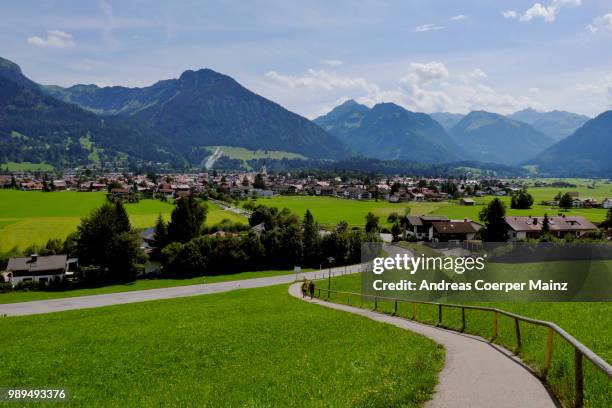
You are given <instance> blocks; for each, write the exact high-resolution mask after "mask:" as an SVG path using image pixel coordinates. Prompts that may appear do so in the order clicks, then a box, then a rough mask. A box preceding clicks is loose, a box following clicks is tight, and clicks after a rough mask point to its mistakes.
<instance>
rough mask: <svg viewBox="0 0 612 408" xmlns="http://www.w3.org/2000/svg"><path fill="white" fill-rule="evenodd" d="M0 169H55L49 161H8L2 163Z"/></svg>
mask: <svg viewBox="0 0 612 408" xmlns="http://www.w3.org/2000/svg"><path fill="white" fill-rule="evenodd" d="M0 169H2V170H7V171H53V166H52V165H50V164H47V163H30V162H21V163H16V162H8V163H0Z"/></svg>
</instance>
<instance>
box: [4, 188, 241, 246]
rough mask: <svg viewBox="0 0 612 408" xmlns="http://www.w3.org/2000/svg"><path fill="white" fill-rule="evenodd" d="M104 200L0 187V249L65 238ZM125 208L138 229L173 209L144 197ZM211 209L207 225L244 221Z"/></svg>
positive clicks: (92, 195)
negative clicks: (226, 220)
mask: <svg viewBox="0 0 612 408" xmlns="http://www.w3.org/2000/svg"><path fill="white" fill-rule="evenodd" d="M105 199H106V198H105V193H103V192H91V193H81V192H76V191H60V192H54V193H43V192H40V191H17V190H7V189H5V190H0V252H1V251H8V250H10V249H12V248H14V247H16V246H17V247H19V248H22V249H25V248H26V247H27V246H29V245H32V244H44V243H45V242H47V240H48V239H49V238H62V239H63V238H66V237H67V236H68V235H69V234H70V233H71V232H73V231H75V230H76V227H77V226H78V225H79V223H80V220H81V218H82V217H84V216H86V215H88V214H89V213H91V211H93V210H94V209H95V208H97V207H99V206H100V205H102V203H104V200H105ZM125 207H126V211H127V213H128V215H129V216H130V221H131V223H132V226H133V227H135V228H147V227H151V226H153V225H154V224H155V220H156V219H157V217H158V215H159V214H162V216H164V217H165V218H166V219H168V218H169V217H170V213H171V212H172V209H173V208H174V206H173V205H172V204H170V203H165V202H162V201H158V200H141V201H140V202H138V203H135V204H126V206H125ZM208 211H209V212H208V217H207V220H206V223H207V224H208V225H213V224H216V223H218V222H220V221H222V220H223V219H225V218H227V219H231V220H233V221H238V222H241V221H242V222H245V219H244V217H242V216H240V215H237V214H235V213H232V212H230V211H225V210H222V209H220V208H219V207H217V206H216V205H214V204H212V203H208Z"/></svg>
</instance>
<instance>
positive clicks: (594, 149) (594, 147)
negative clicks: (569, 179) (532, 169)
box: [527, 111, 612, 177]
mask: <svg viewBox="0 0 612 408" xmlns="http://www.w3.org/2000/svg"><path fill="white" fill-rule="evenodd" d="M611 158H612V111H606V112H604V113H602V114H600V115H598V116H597V117H595V118H594V119H591V120H589V121H588V122H586V123H585V124H584V125H583V126H582V127H580V128H579V129H578V130H576V132H574V133H573V134H572V135H570V136H568V137H566V138H565V139H563V140H561V141H560V142H558V143H556V144H554V145H553V146H551V147H550V148H548V149H547V150H545V151H544V152H542V153H540V154H539V155H538V156H537V157H535V158H534V159H532V160H529V161H527V164H535V165H538V171H539V172H540V173H544V174H554V175H561V176H596V177H610V176H611V175H612V160H611Z"/></svg>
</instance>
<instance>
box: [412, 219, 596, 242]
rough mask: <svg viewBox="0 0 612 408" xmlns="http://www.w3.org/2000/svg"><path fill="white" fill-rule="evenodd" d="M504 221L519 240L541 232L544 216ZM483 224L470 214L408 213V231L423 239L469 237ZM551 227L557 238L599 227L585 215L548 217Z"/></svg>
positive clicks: (512, 237) (510, 235)
mask: <svg viewBox="0 0 612 408" xmlns="http://www.w3.org/2000/svg"><path fill="white" fill-rule="evenodd" d="M505 222H506V231H507V238H508V240H509V241H517V240H523V239H529V238H538V237H539V236H540V235H541V233H542V228H543V226H544V217H532V216H507V217H505ZM481 228H483V225H482V224H480V223H478V222H475V221H472V220H470V219H469V218H464V219H463V220H451V219H448V218H447V217H445V216H439V215H421V216H412V215H409V216H407V217H406V233H407V235H408V236H410V237H413V238H416V239H417V240H420V241H429V242H463V241H470V240H473V239H474V238H475V237H476V233H477V232H478V231H479V230H480V229H481ZM548 228H549V232H550V234H552V235H554V236H556V237H558V238H563V237H566V236H567V235H572V236H574V237H576V238H580V237H583V236H584V235H586V234H588V233H590V232H593V231H596V230H597V227H596V226H595V225H594V224H593V223H592V222H590V221H588V220H587V219H586V218H584V217H580V216H565V215H559V216H552V217H548Z"/></svg>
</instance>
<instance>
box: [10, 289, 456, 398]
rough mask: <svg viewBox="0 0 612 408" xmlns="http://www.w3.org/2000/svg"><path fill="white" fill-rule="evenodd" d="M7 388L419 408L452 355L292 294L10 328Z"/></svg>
mask: <svg viewBox="0 0 612 408" xmlns="http://www.w3.org/2000/svg"><path fill="white" fill-rule="evenodd" d="M0 332H1V333H3V334H2V340H3V354H4V355H3V358H2V369H1V370H0V384H3V386H6V387H17V388H24V387H33V388H41V387H45V388H46V387H51V386H53V387H54V388H66V389H67V390H68V391H69V394H70V398H71V401H70V402H71V404H70V405H72V406H84V407H95V406H126V407H128V406H139V407H144V406H211V407H217V406H248V407H264V406H265V407H268V406H270V407H272V406H277V407H279V406H296V407H299V406H303V407H306V406H308V407H313V406H315V407H329V406H333V407H349V406H350V407H383V406H384V407H418V406H421V405H422V404H423V403H424V401H426V400H427V399H429V398H430V395H431V393H432V391H433V388H434V386H435V384H436V382H437V373H438V371H439V370H440V368H441V366H442V364H443V359H444V350H443V349H442V348H441V347H439V346H437V345H435V344H434V343H433V342H431V341H429V340H427V339H425V338H424V337H421V336H418V335H415V334H411V333H409V332H406V331H404V330H401V329H399V328H396V327H393V326H390V325H384V324H380V323H377V322H373V321H370V320H368V319H364V318H362V317H359V316H354V315H350V314H347V313H343V312H339V311H333V310H329V309H327V308H323V307H320V306H316V305H308V304H306V303H304V302H302V301H301V300H298V299H295V298H292V297H290V296H289V295H288V294H287V286H284V285H282V286H275V287H268V288H260V289H251V290H238V291H233V292H227V293H222V294H216V295H207V296H199V297H190V298H184V299H171V300H162V301H154V302H146V303H137V304H128V305H120V306H112V307H105V308H97V309H88V310H81V311H70V312H60V313H52V314H48V315H37V316H29V317H9V318H2V319H0Z"/></svg>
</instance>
